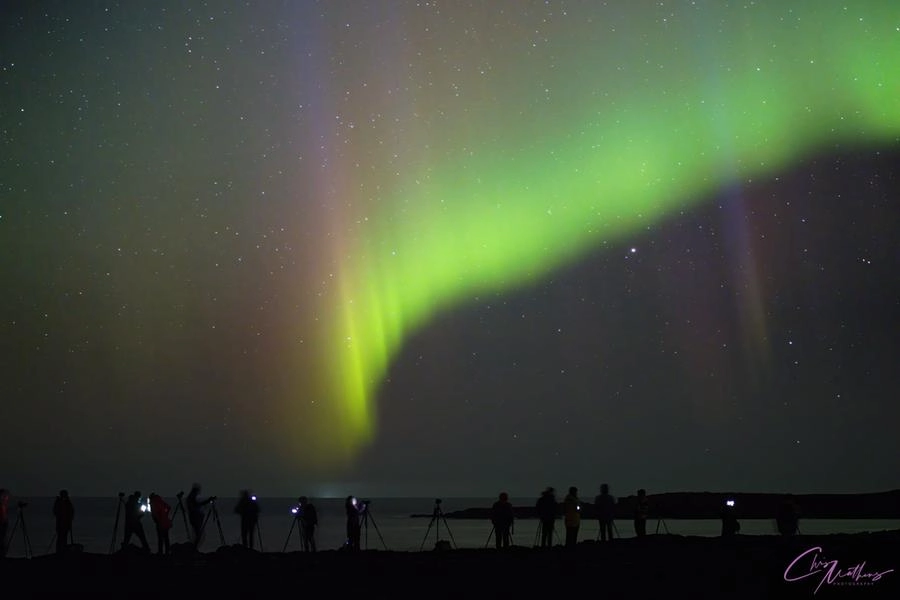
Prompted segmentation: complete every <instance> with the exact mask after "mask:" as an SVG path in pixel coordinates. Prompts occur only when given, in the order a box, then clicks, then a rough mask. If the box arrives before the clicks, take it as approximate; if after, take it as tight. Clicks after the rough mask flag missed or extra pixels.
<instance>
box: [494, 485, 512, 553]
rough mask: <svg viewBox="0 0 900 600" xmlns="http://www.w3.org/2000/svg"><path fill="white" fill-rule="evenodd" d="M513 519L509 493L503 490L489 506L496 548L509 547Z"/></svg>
mask: <svg viewBox="0 0 900 600" xmlns="http://www.w3.org/2000/svg"><path fill="white" fill-rule="evenodd" d="M513 519H514V517H513V507H512V504H510V502H509V494H507V493H506V492H503V493H501V494H500V499H499V500H497V501H496V502H494V505H493V506H492V507H491V523H493V525H494V534H495V535H494V538H495V541H496V543H497V548H509V535H510V530H511V529H512V525H513Z"/></svg>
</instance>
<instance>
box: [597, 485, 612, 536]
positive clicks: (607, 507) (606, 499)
mask: <svg viewBox="0 0 900 600" xmlns="http://www.w3.org/2000/svg"><path fill="white" fill-rule="evenodd" d="M594 510H596V511H597V521H598V522H599V524H600V541H601V542H605V541H606V540H612V539H613V519H614V518H615V511H616V499H615V498H613V497H612V496H611V495H610V493H609V484H608V483H604V484H601V485H600V495H599V496H597V497H596V498H595V499H594Z"/></svg>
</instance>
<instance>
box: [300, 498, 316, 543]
mask: <svg viewBox="0 0 900 600" xmlns="http://www.w3.org/2000/svg"><path fill="white" fill-rule="evenodd" d="M297 502H298V504H297V506H298V508H299V513H300V514H299V518H300V521H301V522H302V523H303V528H302V531H301V537H302V539H303V549H304V550H305V551H306V552H315V551H316V526H317V525H318V524H319V514H318V512H317V511H316V506H315V504H313V503H312V502H310V501H309V500H308V499H307V497H306V496H300V498H299V499H298V500H297Z"/></svg>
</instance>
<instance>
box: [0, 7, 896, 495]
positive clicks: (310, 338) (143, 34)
mask: <svg viewBox="0 0 900 600" xmlns="http://www.w3.org/2000/svg"><path fill="white" fill-rule="evenodd" d="M0 25H2V28H0V93H2V95H0V243H2V254H0V285H2V289H3V293H2V295H0V347H2V357H3V360H2V363H0V365H2V366H0V402H2V421H0V422H2V439H3V452H2V453H0V487H8V488H10V489H11V490H12V491H13V493H14V494H17V495H29V494H31V495H52V494H54V493H55V492H56V490H58V489H59V488H60V487H68V489H69V490H70V491H71V492H72V494H73V495H113V494H115V493H116V492H118V491H120V490H126V491H127V490H130V489H151V488H153V489H157V490H160V491H162V490H165V489H171V490H172V492H173V493H174V491H176V490H178V489H185V488H187V487H188V486H189V485H190V483H191V482H193V481H201V482H203V484H204V490H205V491H208V492H209V493H219V494H222V495H228V494H229V493H235V492H236V491H237V490H238V489H241V488H244V487H252V488H253V489H255V490H258V491H260V492H261V493H264V494H269V495H287V496H294V495H296V494H298V493H303V494H307V495H311V496H320V495H335V496H340V495H344V494H348V493H357V494H360V495H372V496H402V495H415V496H470V495H474V496H492V495H494V494H495V493H497V491H499V490H501V489H503V490H506V491H509V492H510V493H511V494H514V495H524V496H531V495H537V494H538V493H539V491H540V490H541V489H543V487H544V486H546V485H553V486H555V487H557V488H558V489H565V488H567V487H568V486H569V485H577V486H578V487H579V488H580V489H581V490H582V493H583V494H584V495H586V496H592V495H593V494H595V493H596V492H597V489H598V487H599V484H600V482H603V481H607V482H609V483H610V484H611V487H612V491H613V493H614V494H617V495H626V494H628V493H632V492H633V490H634V489H636V488H638V487H645V488H647V489H648V491H649V492H650V493H658V492H662V491H702V490H710V491H771V492H781V491H789V492H795V493H807V492H861V491H882V490H887V489H894V488H897V487H900V485H898V480H897V474H898V473H900V443H898V432H897V425H898V423H900V403H898V402H897V400H898V396H900V395H898V392H900V369H898V365H900V335H898V333H900V328H898V323H900V278H898V273H900V244H898V237H897V234H896V232H897V231H898V228H900V204H898V200H900V3H896V2H876V1H872V2H846V3H837V2H825V1H818V0H817V1H809V2H792V1H789V0H772V1H769V2H750V1H747V2H721V1H718V0H710V1H706V2H704V1H699V0H698V1H696V2H690V1H681V2H669V1H664V2H649V1H648V2H625V1H624V0H622V1H610V2H587V1H585V2H574V1H573V2H555V1H547V2H536V1H525V0H521V1H518V0H517V1H512V0H508V1H485V2H463V1H460V2H450V1H447V2H411V1H401V0H397V1H389V0H384V1H374V2H365V1H358V2H357V1H351V0H336V1H334V2H324V1H323V2H312V1H301V0H296V1H287V0H285V1H281V2H276V1H267V2H262V1H260V2H252V1H251V2H224V1H223V2H212V1H211V2H175V1H171V0H163V1H160V2H68V1H62V0H61V1H58V2H5V3H3V9H2V16H0Z"/></svg>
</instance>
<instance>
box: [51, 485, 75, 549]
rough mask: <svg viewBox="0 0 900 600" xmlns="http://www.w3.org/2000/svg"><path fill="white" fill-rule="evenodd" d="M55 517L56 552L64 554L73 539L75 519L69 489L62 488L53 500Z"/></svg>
mask: <svg viewBox="0 0 900 600" xmlns="http://www.w3.org/2000/svg"><path fill="white" fill-rule="evenodd" d="M53 517H54V519H55V520H56V553H57V554H63V553H65V551H66V550H67V549H68V547H69V542H70V541H72V540H71V539H70V538H71V537H72V523H73V522H74V521H75V507H74V506H73V505H72V499H71V498H69V492H68V490H60V491H59V495H58V496H57V497H56V500H54V501H53Z"/></svg>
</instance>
